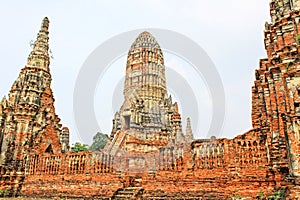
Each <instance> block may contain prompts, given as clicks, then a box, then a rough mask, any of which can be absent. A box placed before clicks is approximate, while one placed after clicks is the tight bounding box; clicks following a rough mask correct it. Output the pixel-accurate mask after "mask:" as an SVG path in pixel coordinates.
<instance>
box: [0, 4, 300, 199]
mask: <svg viewBox="0 0 300 200" xmlns="http://www.w3.org/2000/svg"><path fill="white" fill-rule="evenodd" d="M299 6H300V2H299V1H297V0H272V1H271V3H270V8H271V11H270V14H271V19H272V22H271V23H270V24H269V23H266V27H265V28H266V29H265V32H264V33H265V48H266V51H267V55H268V57H267V58H266V59H261V60H260V62H259V68H258V69H257V70H256V71H255V82H254V86H253V87H252V124H253V129H251V130H250V131H248V132H246V133H244V134H241V135H238V136H237V137H235V138H233V139H226V138H215V137H212V138H210V139H198V140H194V138H193V134H192V130H191V126H190V120H189V119H188V121H187V127H186V134H183V132H182V127H181V116H180V114H179V112H178V105H177V103H173V102H172V99H171V98H170V97H168V96H167V95H166V94H167V93H166V84H165V80H166V79H165V75H164V65H163V55H162V52H161V50H160V48H159V45H158V43H157V41H156V40H155V39H154V38H153V36H151V34H149V33H147V32H144V33H142V34H141V35H140V36H139V37H138V38H137V40H136V41H135V42H134V44H133V45H132V47H131V49H130V51H129V54H128V62H127V67H126V81H125V89H124V95H125V102H124V104H123V105H122V107H121V109H120V111H119V112H117V113H116V115H115V118H114V121H113V122H114V123H113V130H112V133H111V140H110V142H109V144H108V145H107V146H106V148H105V149H104V151H103V152H98V153H96V152H93V153H68V152H66V151H65V150H64V149H65V148H66V147H67V146H68V144H67V143H68V130H67V129H66V128H64V129H55V128H53V127H56V126H55V124H57V123H58V120H57V118H56V117H54V115H51V113H52V114H53V113H54V107H53V97H52V92H51V90H50V88H49V87H47V88H46V89H45V90H43V92H42V93H37V94H41V95H29V99H28V100H27V99H26V98H25V100H26V102H31V103H27V104H25V107H22V108H23V109H26V110H25V112H26V115H25V114H23V115H15V116H14V118H13V119H12V114H11V113H15V110H16V108H14V107H12V106H11V105H12V103H11V102H15V101H16V99H18V98H19V97H18V93H13V91H14V90H12V92H11V96H10V98H9V100H6V99H3V101H2V103H1V106H0V113H2V115H0V117H1V118H0V122H1V123H0V125H1V127H0V131H1V134H0V136H1V142H2V146H1V147H2V150H1V153H2V155H3V156H2V159H3V161H11V159H12V158H18V159H20V161H22V162H20V163H22V166H23V169H24V170H23V171H22V170H21V169H22V168H21V169H20V168H18V167H12V168H3V167H2V168H1V179H0V189H6V188H10V189H11V191H12V192H11V193H10V194H9V195H14V194H21V195H24V196H33V197H42V196H43V197H45V196H49V197H54V196H57V197H85V198H86V197H90V198H94V197H98V198H100V197H101V198H104V197H107V198H109V197H112V196H113V197H116V198H123V199H124V198H125V199H126V198H127V199H128V198H131V197H132V198H141V197H143V198H144V199H153V198H154V197H155V198H162V199H175V198H181V199H184V198H191V197H195V198H196V199H201V198H202V199H232V197H235V196H242V197H249V198H250V199H254V198H257V199H263V198H266V197H269V196H271V195H274V194H279V196H280V198H281V199H283V198H285V199H291V200H292V199H300V174H299V173H300V171H299V170H300V165H299V164H300V163H299V159H300V156H299V155H300V152H299V151H300V144H299V143H300V132H299V130H300V121H299V120H300V59H299V58H300V46H299V43H300V30H299V28H298V27H299V26H300V13H299ZM46 22H47V21H44V22H43V24H44V23H46ZM43 27H46V26H44V25H42V30H44V29H43ZM41 34H43V33H41ZM42 38H43V37H42ZM44 38H45V37H44ZM37 41H39V39H38V40H37ZM42 46H43V45H41V47H42ZM44 58H45V61H43V62H44V63H48V57H47V56H46V57H44ZM44 66H45V65H44ZM46 66H47V65H46ZM30 69H31V68H30ZM26 70H29V69H27V68H26V67H25V68H24V69H23V70H22V72H23V71H26ZM39 70H40V69H39ZM47 70H48V68H47V67H46V68H43V70H42V72H40V74H41V77H48V76H47V74H49V73H46V74H44V75H43V73H44V71H46V72H47ZM22 72H21V74H20V77H22V76H24V75H22ZM41 77H40V78H41ZM20 79H22V78H19V79H18V80H20ZM43 82H44V81H43ZM17 83H18V82H17ZM26 84H28V86H29V87H30V86H31V84H30V82H26ZM17 86H18V85H17ZM17 86H16V88H18V87H17ZM26 86H27V85H26ZM13 87H14V86H13ZM27 93H28V92H26V94H27ZM12 94H14V95H12ZM24 97H27V96H26V95H25V96H24ZM33 97H34V98H33ZM39 98H40V99H41V100H40V101H41V102H45V103H43V104H42V105H47V106H46V107H47V108H48V107H50V110H48V111H47V108H46V107H45V108H43V106H40V107H39V106H38V107H37V110H39V109H40V108H43V109H42V110H44V109H45V111H46V112H45V114H42V115H37V116H36V117H35V118H34V120H31V121H33V122H31V123H35V124H34V126H33V125H32V126H27V125H26V123H25V125H24V121H26V120H30V119H32V116H31V114H30V113H34V112H35V110H34V109H35V107H33V106H31V105H32V104H34V103H35V100H36V99H39ZM23 99H24V98H23ZM38 102H39V101H38ZM36 104H37V103H36ZM38 105H39V104H38ZM51 111H52V112H51ZM162 111H164V112H162ZM23 112H24V111H23ZM28 113H29V114H28ZM49 113H50V114H49ZM27 115H29V117H26V116H27ZM18 116H21V118H19V119H22V120H19V121H11V120H15V119H18ZM25 119H26V120H25ZM43 120H44V122H45V120H46V122H47V123H46V124H49V125H48V126H45V128H43V130H44V131H45V132H44V133H45V134H40V135H37V136H35V137H32V136H31V135H32V134H33V133H35V132H34V131H33V129H32V130H31V129H28V127H32V128H35V127H36V126H37V128H38V129H37V130H40V129H39V128H40V126H39V125H38V124H36V123H37V122H38V123H40V121H41V122H43ZM47 120H48V121H47ZM162 122H164V123H162ZM13 126H15V128H14V130H22V131H17V133H18V134H14V133H13V132H9V131H6V130H11V127H13ZM47 127H48V128H47ZM51 127H52V128H51ZM58 127H59V126H58ZM59 128H60V127H59ZM27 129H28V130H31V131H27V132H26V131H25V132H24V131H23V130H27ZM55 130H56V131H55ZM58 130H60V131H58ZM23 132H24V133H23ZM7 133H10V134H7ZM7 135H16V136H14V137H15V138H16V139H14V141H17V142H19V143H18V144H19V145H17V146H12V144H11V143H9V141H11V139H6V137H7ZM33 135H34V134H33ZM42 135H44V137H42ZM10 137H11V136H10ZM10 137H8V138H10ZM26 138H33V140H32V141H33V143H29V144H34V145H36V146H30V147H32V151H26V150H27V148H26V144H27V143H26V141H27V140H26ZM39 138H41V139H39ZM48 140H50V141H53V143H51V148H50V147H49V146H47V145H43V144H45V142H43V141H48ZM22 141H23V142H24V143H22ZM20 142H21V143H20ZM13 144H14V143H13ZM22 144H25V145H22ZM63 144H65V146H63ZM14 145H15V144H14ZM14 148H15V150H14ZM20 156H25V157H24V158H25V159H23V160H22V159H21V157H20ZM11 166H15V165H11ZM17 166H18V165H17ZM19 166H20V165H19ZM18 173H20V174H21V175H22V174H23V175H22V176H17V175H16V174H18ZM18 192H19V193H18Z"/></svg>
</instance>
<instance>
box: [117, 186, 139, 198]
mask: <svg viewBox="0 0 300 200" xmlns="http://www.w3.org/2000/svg"><path fill="white" fill-rule="evenodd" d="M142 189H143V188H141V187H126V188H120V189H118V190H117V191H116V192H115V194H114V195H113V197H112V199H117V200H122V199H136V196H137V195H138V194H139V192H140V191H141V190H142Z"/></svg>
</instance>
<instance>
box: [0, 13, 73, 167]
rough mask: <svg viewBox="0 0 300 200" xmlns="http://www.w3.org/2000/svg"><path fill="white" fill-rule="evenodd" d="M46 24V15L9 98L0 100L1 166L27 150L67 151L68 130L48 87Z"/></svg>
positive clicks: (17, 160)
mask: <svg viewBox="0 0 300 200" xmlns="http://www.w3.org/2000/svg"><path fill="white" fill-rule="evenodd" d="M48 28H49V20H48V18H47V17H45V18H44V19H43V21H42V25H41V28H40V31H39V33H38V35H37V39H36V41H35V42H34V46H33V50H32V51H31V53H30V54H29V56H28V61H27V64H26V65H25V67H24V68H23V69H22V70H21V72H20V74H19V77H18V78H17V79H16V81H15V82H14V84H13V86H12V87H11V90H10V93H9V95H8V99H7V100H6V98H4V99H3V100H2V102H1V103H0V122H1V123H0V140H1V141H0V142H1V156H0V165H2V166H6V165H11V164H12V163H14V165H18V163H19V161H20V160H24V158H25V157H26V156H28V155H29V154H30V152H34V153H43V152H46V151H49V152H48V153H55V152H66V151H68V146H69V144H68V137H69V134H68V133H66V132H68V131H66V130H67V129H64V131H63V130H62V129H61V128H62V125H61V124H59V121H60V119H59V118H58V116H57V115H56V114H55V108H54V97H53V94H52V90H51V87H50V85H51V80H52V78H51V74H50V70H49V65H50V58H49V53H48V50H49V42H48V41H49V37H48V35H49V32H48ZM62 132H63V133H62ZM61 134H63V137H62V136H61Z"/></svg>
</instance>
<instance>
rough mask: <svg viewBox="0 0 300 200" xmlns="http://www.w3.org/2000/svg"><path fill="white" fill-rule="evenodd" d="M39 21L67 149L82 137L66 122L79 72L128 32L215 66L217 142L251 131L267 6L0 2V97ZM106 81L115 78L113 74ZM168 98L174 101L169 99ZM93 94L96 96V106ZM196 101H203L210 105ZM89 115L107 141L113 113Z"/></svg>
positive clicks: (245, 2) (197, 0)
mask: <svg viewBox="0 0 300 200" xmlns="http://www.w3.org/2000/svg"><path fill="white" fill-rule="evenodd" d="M45 16H47V17H48V18H49V20H50V45H51V46H50V48H51V50H52V52H53V56H54V59H52V60H51V66H50V67H51V73H52V77H53V82H52V89H53V92H54V97H55V99H56V101H55V106H56V113H57V114H58V115H59V117H60V118H61V119H62V123H63V125H64V126H68V127H69V128H70V131H71V143H74V142H75V141H79V140H80V135H82V134H85V133H77V129H76V126H75V121H74V118H73V91H74V85H75V81H76V78H77V75H78V72H79V70H80V68H81V66H82V64H83V63H84V61H85V60H86V59H87V57H88V56H89V54H90V53H91V52H92V51H93V50H94V49H95V48H97V47H98V46H99V45H101V44H102V42H104V41H106V40H108V39H109V38H111V37H112V36H114V35H118V34H120V33H122V32H126V31H130V30H134V29H147V28H161V29H168V30H172V31H176V32H178V33H181V34H184V35H186V36H187V37H189V38H190V39H192V40H194V41H195V42H197V43H198V44H199V45H200V46H201V47H202V48H203V49H204V50H205V51H206V52H207V54H208V55H209V56H210V58H211V59H212V60H213V62H214V63H215V65H216V67H217V69H218V71H219V73H220V76H221V78H222V81H223V85H224V88H225V95H226V120H225V123H224V127H223V131H222V133H219V134H217V135H219V136H220V137H230V138H232V137H234V136H236V135H238V134H241V133H244V132H246V131H247V130H249V129H250V128H251V117H250V115H251V86H252V85H253V80H254V70H255V69H256V68H257V67H258V60H259V59H260V58H264V57H266V54H265V50H264V44H263V30H264V24H265V22H266V21H270V19H269V0H263V1H262V0H226V1H224V0H215V1H204V0H188V1H174V0H164V1H159V0H151V1H138V0H128V1H115V0H111V1H109V0H107V1H104V0H97V1H96V0H89V1H79V0H72V1H71V0H69V1H47V2H43V3H42V2H41V1H37V0H36V1H32V0H29V1H1V3H0V24H1V32H0V36H1V37H0V58H1V64H0V66H1V72H0V95H2V96H4V95H7V94H8V92H9V90H10V87H11V85H12V83H13V82H14V80H15V79H16V78H17V76H18V74H19V72H20V70H21V68H22V67H24V66H25V64H26V61H27V56H28V54H29V53H30V51H31V47H30V45H29V43H30V41H31V40H35V38H36V34H37V32H38V30H39V27H40V24H41V20H42V19H43V18H44V17H45ZM128 49H129V47H128ZM165 56H166V59H165V61H166V65H167V64H168V65H169V67H170V68H173V67H174V68H177V69H179V68H182V67H184V65H185V64H184V63H183V62H181V61H180V60H178V59H177V58H174V57H173V56H172V55H168V54H165ZM99 59H101V58H99ZM113 65H114V66H118V68H119V69H120V70H119V71H118V72H115V73H116V74H119V76H122V71H123V72H124V73H125V66H126V64H125V58H121V59H119V60H118V61H116V62H115V63H114V64H113ZM120 72H121V74H120ZM109 73H112V74H110V75H114V74H113V73H114V71H113V70H111V72H109ZM116 76H117V75H116ZM167 78H168V77H167ZM191 79H192V78H191ZM111 81H115V82H113V83H112V82H111V83H110V82H109V79H106V80H103V84H104V83H105V84H110V85H116V84H117V83H116V80H111ZM173 90H174V89H173ZM170 92H171V93H172V94H174V95H175V96H176V91H170ZM99 93H101V91H99V92H98V93H97V94H95V98H96V99H97V97H98V98H99V95H98V94H99ZM203 93H204V97H203V98H204V99H205V98H207V99H209V97H205V95H207V94H205V92H203ZM101 98H103V97H101ZM111 98H112V97H111V96H110V95H109V94H108V100H107V101H108V102H112V99H111ZM175 99H176V97H175ZM200 107H201V106H200ZM203 107H204V108H203V113H207V114H205V115H204V116H203V115H202V117H200V131H199V130H197V133H195V135H196V136H197V137H198V138H199V137H205V132H206V131H207V128H208V127H209V125H208V123H209V122H206V121H205V119H204V120H202V118H205V116H210V113H209V111H210V109H209V108H207V109H206V107H207V105H203ZM95 108H96V109H99V110H97V111H95V112H96V113H97V116H98V117H99V119H98V122H99V123H102V124H104V125H103V126H101V128H102V130H101V131H102V132H105V133H110V131H111V130H110V128H111V120H112V118H113V112H115V111H112V110H106V111H105V112H104V110H105V106H99V105H98V106H97V105H95ZM100 109H101V110H100ZM102 109H103V112H102ZM181 112H184V111H182V110H181ZM103 113H104V114H103ZM184 117H186V116H184ZM192 122H193V121H192ZM201 123H202V125H201ZM201 127H202V128H201ZM183 128H184V129H185V127H183Z"/></svg>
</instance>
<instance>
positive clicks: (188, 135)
mask: <svg viewBox="0 0 300 200" xmlns="http://www.w3.org/2000/svg"><path fill="white" fill-rule="evenodd" d="M185 139H186V141H187V142H192V141H193V140H194V135H193V131H192V127H191V119H190V118H189V117H188V118H187V119H186V131H185Z"/></svg>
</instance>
